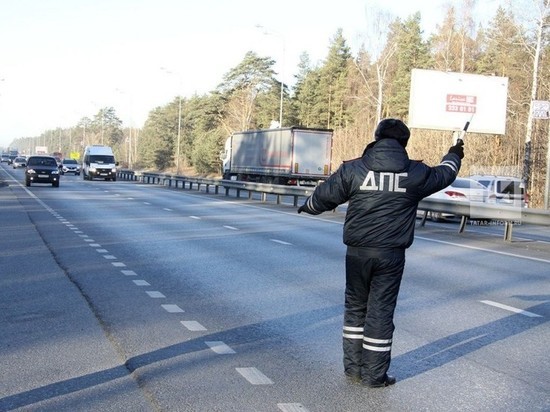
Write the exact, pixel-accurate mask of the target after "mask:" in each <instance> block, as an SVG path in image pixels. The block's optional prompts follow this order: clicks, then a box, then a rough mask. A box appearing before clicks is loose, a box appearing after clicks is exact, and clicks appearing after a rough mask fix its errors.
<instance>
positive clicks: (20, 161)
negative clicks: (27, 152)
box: [11, 156, 27, 169]
mask: <svg viewBox="0 0 550 412" xmlns="http://www.w3.org/2000/svg"><path fill="white" fill-rule="evenodd" d="M11 166H12V167H13V168H14V169H17V168H18V167H26V166H27V158H26V157H23V156H17V157H16V158H15V159H13V162H11Z"/></svg>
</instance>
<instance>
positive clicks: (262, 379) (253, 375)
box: [235, 368, 273, 385]
mask: <svg viewBox="0 0 550 412" xmlns="http://www.w3.org/2000/svg"><path fill="white" fill-rule="evenodd" d="M235 369H236V370H237V372H239V373H240V374H241V375H242V377H243V378H245V379H246V380H247V381H248V382H250V383H251V384H252V385H273V381H272V380H271V379H269V378H268V377H267V376H265V375H264V374H263V373H262V372H260V371H259V370H258V369H256V368H235Z"/></svg>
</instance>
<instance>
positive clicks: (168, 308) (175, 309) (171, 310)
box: [161, 305, 183, 313]
mask: <svg viewBox="0 0 550 412" xmlns="http://www.w3.org/2000/svg"><path fill="white" fill-rule="evenodd" d="M161 306H162V308H163V309H164V310H165V311H166V312H168V313H182V312H183V309H182V308H180V307H179V306H178V305H161Z"/></svg>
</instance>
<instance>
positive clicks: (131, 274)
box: [121, 270, 137, 276]
mask: <svg viewBox="0 0 550 412" xmlns="http://www.w3.org/2000/svg"><path fill="white" fill-rule="evenodd" d="M121 272H122V274H123V275H124V276H137V273H136V272H134V271H133V270H121Z"/></svg>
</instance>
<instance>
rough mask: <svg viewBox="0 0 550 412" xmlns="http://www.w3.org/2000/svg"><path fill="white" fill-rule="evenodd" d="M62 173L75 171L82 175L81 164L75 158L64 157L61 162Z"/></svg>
mask: <svg viewBox="0 0 550 412" xmlns="http://www.w3.org/2000/svg"><path fill="white" fill-rule="evenodd" d="M60 168H61V174H65V173H74V174H75V175H76V176H79V175H80V164H79V163H78V162H77V161H76V160H74V159H63V161H62V162H61V167H60Z"/></svg>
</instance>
